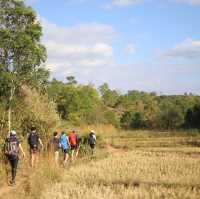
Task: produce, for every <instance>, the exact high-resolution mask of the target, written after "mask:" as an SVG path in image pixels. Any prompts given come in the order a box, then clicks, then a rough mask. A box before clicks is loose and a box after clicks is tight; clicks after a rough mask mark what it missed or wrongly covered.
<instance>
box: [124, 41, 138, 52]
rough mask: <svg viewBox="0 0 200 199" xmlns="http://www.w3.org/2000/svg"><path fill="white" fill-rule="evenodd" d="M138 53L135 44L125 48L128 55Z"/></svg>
mask: <svg viewBox="0 0 200 199" xmlns="http://www.w3.org/2000/svg"><path fill="white" fill-rule="evenodd" d="M135 51H136V46H135V44H134V43H129V44H128V45H127V46H126V48H125V53H126V54H134V53H135Z"/></svg>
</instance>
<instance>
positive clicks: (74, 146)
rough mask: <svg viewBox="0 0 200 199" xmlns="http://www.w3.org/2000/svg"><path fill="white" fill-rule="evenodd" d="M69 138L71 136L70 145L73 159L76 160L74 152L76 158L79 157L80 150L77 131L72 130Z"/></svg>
mask: <svg viewBox="0 0 200 199" xmlns="http://www.w3.org/2000/svg"><path fill="white" fill-rule="evenodd" d="M68 138H69V143H70V147H71V160H72V161H74V154H75V158H77V156H78V151H79V147H78V136H77V134H76V131H75V130H72V132H71V133H70V134H69V136H68Z"/></svg>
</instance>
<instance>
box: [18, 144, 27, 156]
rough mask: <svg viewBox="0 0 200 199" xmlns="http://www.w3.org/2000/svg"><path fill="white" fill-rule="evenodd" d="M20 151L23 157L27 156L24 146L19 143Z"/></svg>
mask: <svg viewBox="0 0 200 199" xmlns="http://www.w3.org/2000/svg"><path fill="white" fill-rule="evenodd" d="M19 149H20V151H21V152H22V155H23V156H24V157H25V156H26V155H25V153H24V150H23V148H22V145H21V144H20V143H19Z"/></svg>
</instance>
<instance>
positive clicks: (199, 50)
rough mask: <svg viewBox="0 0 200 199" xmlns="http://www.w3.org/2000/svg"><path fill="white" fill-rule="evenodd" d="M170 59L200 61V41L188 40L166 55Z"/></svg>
mask: <svg viewBox="0 0 200 199" xmlns="http://www.w3.org/2000/svg"><path fill="white" fill-rule="evenodd" d="M164 57H168V58H182V59H200V40H192V39H186V40H185V41H183V42H182V43H180V44H177V45H176V46H175V47H174V48H172V49H171V50H169V51H168V52H166V53H165V54H164Z"/></svg>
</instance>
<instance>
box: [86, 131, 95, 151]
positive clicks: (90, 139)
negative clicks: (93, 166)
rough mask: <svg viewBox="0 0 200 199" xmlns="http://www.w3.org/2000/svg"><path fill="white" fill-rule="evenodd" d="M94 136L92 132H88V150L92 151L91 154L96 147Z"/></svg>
mask: <svg viewBox="0 0 200 199" xmlns="http://www.w3.org/2000/svg"><path fill="white" fill-rule="evenodd" d="M96 140H97V139H96V135H95V132H94V131H93V130H91V131H90V133H89V135H88V144H89V145H90V148H91V150H92V154H93V153H94V149H95V145H96Z"/></svg>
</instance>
